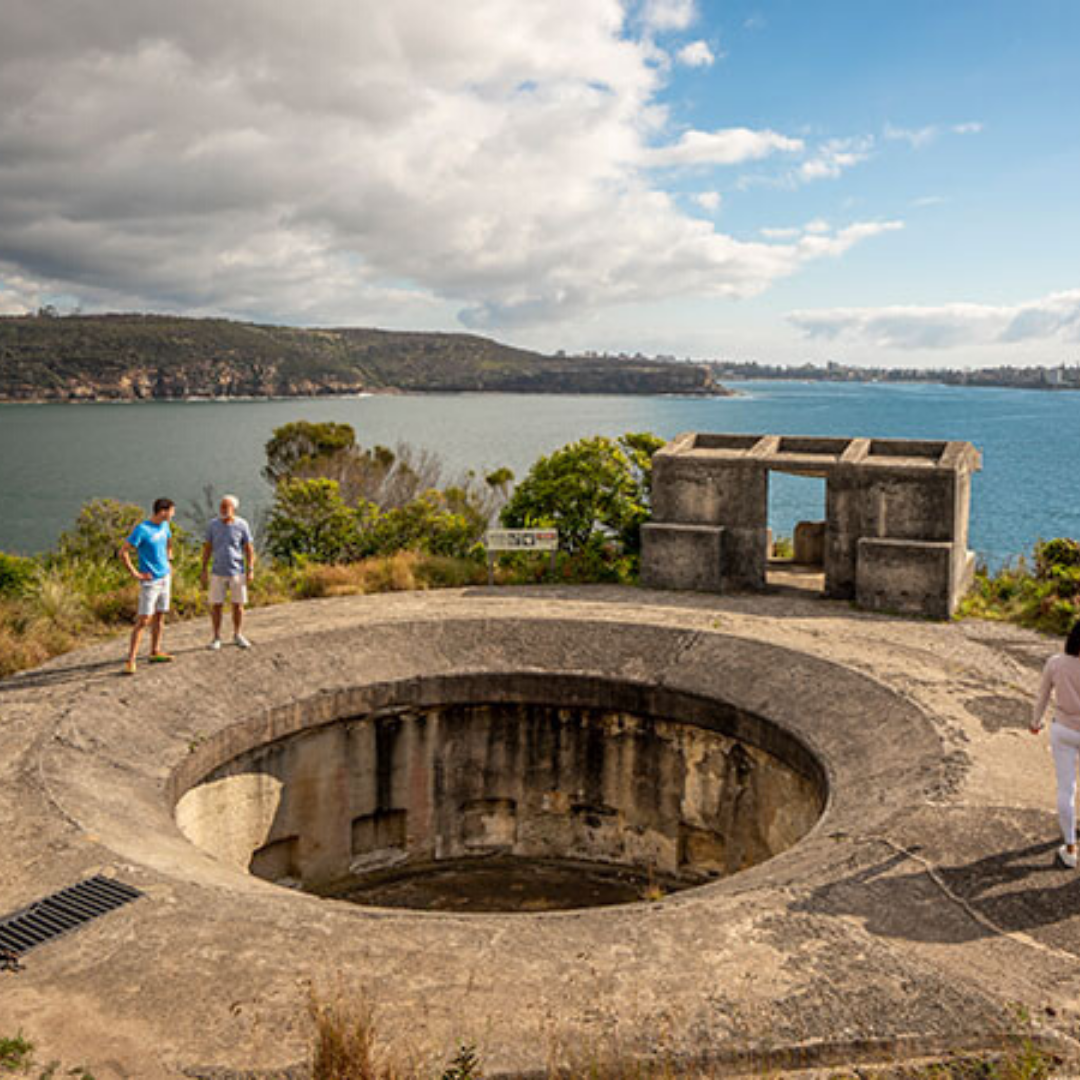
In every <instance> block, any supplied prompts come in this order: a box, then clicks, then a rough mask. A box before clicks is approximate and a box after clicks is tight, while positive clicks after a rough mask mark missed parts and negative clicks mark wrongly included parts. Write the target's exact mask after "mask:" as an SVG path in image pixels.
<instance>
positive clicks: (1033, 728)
mask: <svg viewBox="0 0 1080 1080" xmlns="http://www.w3.org/2000/svg"><path fill="white" fill-rule="evenodd" d="M1028 731H1030V732H1031V734H1032V735H1038V734H1039V732H1040V731H1042V724H1039V726H1038V727H1036V726H1035V725H1034V724H1029V725H1028Z"/></svg>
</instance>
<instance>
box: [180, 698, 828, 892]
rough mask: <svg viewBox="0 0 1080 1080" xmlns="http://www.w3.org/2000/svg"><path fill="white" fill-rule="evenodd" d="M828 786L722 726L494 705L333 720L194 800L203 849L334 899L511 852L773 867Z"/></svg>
mask: <svg viewBox="0 0 1080 1080" xmlns="http://www.w3.org/2000/svg"><path fill="white" fill-rule="evenodd" d="M822 800H823V794H822V792H821V790H820V786H819V784H818V783H817V782H816V781H815V780H813V779H810V778H808V777H807V776H806V775H804V774H803V773H802V772H800V771H799V770H797V769H793V768H791V767H789V766H787V765H785V764H784V763H783V762H781V761H780V760H779V759H778V758H776V757H775V756H773V755H772V754H771V753H769V752H767V751H765V750H763V749H760V748H758V747H755V746H751V745H747V744H745V743H743V742H741V741H739V740H736V739H734V738H731V737H729V736H726V735H722V734H720V733H718V732H715V731H709V730H705V729H703V728H700V727H696V726H693V725H688V724H684V723H678V722H675V721H672V720H667V719H650V718H647V717H641V716H637V715H633V714H631V713H627V712H625V711H617V710H610V711H609V710H602V709H582V710H575V709H567V708H565V707H557V706H553V705H531V704H516V705H515V704H482V705H452V706H443V707H431V708H426V709H420V710H406V711H403V712H400V713H398V714H396V715H394V714H391V715H382V716H380V717H378V718H358V719H354V720H345V721H340V722H338V723H334V724H330V725H327V726H325V727H322V728H318V729H316V730H315V731H312V732H307V733H304V734H300V735H297V736H294V737H291V738H288V739H283V740H281V741H279V742H276V743H273V744H271V745H268V746H264V747H259V748H257V749H255V750H253V751H251V752H249V753H247V754H244V755H242V756H241V757H239V758H237V759H236V760H234V761H232V762H229V763H227V764H225V765H223V766H221V767H220V768H218V769H217V770H216V771H215V772H214V773H213V774H211V776H209V777H208V778H207V779H206V781H204V782H203V783H202V784H200V785H198V786H197V787H195V788H193V789H191V790H190V791H188V792H187V793H186V794H185V795H184V797H183V798H182V799H181V801H180V803H179V804H178V807H177V820H178V822H179V824H180V827H181V829H182V830H183V832H184V833H185V834H186V835H187V836H188V837H189V839H191V840H192V841H193V842H195V843H196V844H198V845H199V846H200V847H203V848H205V849H207V850H209V851H211V852H212V853H214V854H216V855H218V856H219V857H220V858H222V859H225V860H227V861H229V862H231V863H233V864H234V865H237V866H243V867H245V868H250V869H251V871H252V872H254V873H256V874H259V875H260V876H264V877H267V878H269V879H271V880H276V881H281V882H283V883H287V884H288V883H292V884H297V885H300V886H302V887H303V888H306V889H310V890H313V891H316V892H321V893H333V892H336V891H344V890H346V889H347V888H348V887H349V886H354V885H355V884H356V883H357V881H358V880H361V879H364V878H365V876H367V875H372V874H382V875H386V874H392V873H393V872H395V870H405V869H408V870H409V871H410V872H411V871H414V870H416V869H417V868H422V867H423V866H424V865H432V864H437V863H439V862H440V861H443V860H459V859H469V858H474V857H479V856H485V855H494V854H503V855H512V856H515V857H519V858H523V859H549V860H550V859H556V860H557V859H567V860H574V861H585V862H593V863H602V864H612V865H619V866H625V867H631V868H635V869H638V870H642V871H648V872H650V873H652V872H655V873H656V874H657V876H658V878H659V879H660V880H664V881H666V882H667V883H671V884H674V885H676V886H677V885H680V884H681V885H690V884H696V883H698V882H701V881H704V880H707V879H709V878H711V877H716V876H720V875H724V874H729V873H733V872H735V871H737V870H740V869H742V868H744V867H747V866H750V865H753V864H755V863H758V862H761V861H762V860H764V859H767V858H769V857H770V856H771V855H772V854H774V853H776V852H778V851H781V850H783V849H785V848H787V847H789V846H790V845H792V844H793V843H795V841H796V840H798V839H799V838H800V837H801V836H802V835H804V834H805V833H806V832H807V831H808V830H809V828H810V827H811V826H812V824H813V823H814V821H816V820H817V817H818V815H819V813H820V811H821V807H822Z"/></svg>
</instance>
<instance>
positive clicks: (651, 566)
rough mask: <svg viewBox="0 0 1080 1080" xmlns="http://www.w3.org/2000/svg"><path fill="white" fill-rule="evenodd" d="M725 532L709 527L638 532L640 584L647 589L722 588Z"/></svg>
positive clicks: (651, 527)
mask: <svg viewBox="0 0 1080 1080" xmlns="http://www.w3.org/2000/svg"><path fill="white" fill-rule="evenodd" d="M723 542H724V529H721V528H717V527H716V526H711V525H659V524H656V523H651V524H648V525H645V526H643V527H642V530H641V583H642V585H644V586H645V587H646V588H650V589H696V590H698V591H701V592H720V591H721V588H722V584H723V582H722V568H723Z"/></svg>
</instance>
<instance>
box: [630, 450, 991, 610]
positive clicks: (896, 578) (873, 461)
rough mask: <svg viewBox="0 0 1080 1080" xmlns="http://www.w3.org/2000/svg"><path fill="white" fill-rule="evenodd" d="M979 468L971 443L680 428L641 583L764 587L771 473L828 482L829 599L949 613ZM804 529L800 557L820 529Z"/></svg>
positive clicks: (661, 484) (665, 464)
mask: <svg viewBox="0 0 1080 1080" xmlns="http://www.w3.org/2000/svg"><path fill="white" fill-rule="evenodd" d="M980 464H981V459H980V457H979V453H978V451H977V450H976V449H975V448H974V447H973V446H972V445H971V444H970V443H965V442H933V441H916V440H908V439H865V438H859V439H837V438H803V437H795V436H788V435H783V436H781V435H725V434H714V433H696V432H691V433H688V434H684V435H680V436H679V437H678V438H676V439H675V440H674V441H672V442H671V443H669V444H668V445H667V446H665V447H664V448H663V449H662V450H660V451H659V452H658V453H657V454H656V456H655V457H654V459H653V487H652V502H653V520H652V522H651V523H650V524H649V525H646V526H645V528H644V530H643V537H642V581H643V583H644V584H646V585H648V586H651V587H654V588H662V589H696V590H701V591H706V592H724V591H727V590H729V589H762V588H764V586H765V574H766V566H767V563H768V542H767V539H766V536H767V527H768V511H769V507H768V502H769V494H768V492H769V473H770V472H784V473H794V474H797V475H800V476H815V477H821V478H822V479H824V480H825V484H826V497H825V522H824V526H823V536H822V538H821V550H822V563H823V569H824V574H825V594H826V596H830V597H834V598H837V599H854V600H855V601H856V603H858V604H859V606H860V607H864V608H868V609H870V610H879V611H896V612H901V613H905V614H911V615H928V616H931V617H933V618H948V617H949V616H951V615H952V613H953V612H954V611H955V610H956V605H957V603H958V601H959V599H960V597H961V596H962V595H963V594H964V592H965V591H966V590H967V589H968V587H969V586H970V584H971V580H972V576H973V574H974V569H975V560H974V555H973V554H972V553H971V552H970V551H969V550H968V547H967V530H968V513H969V509H970V501H971V474H972V473H973V472H975V471H977V470H978V469H979V468H980ZM807 524H811V523H807ZM802 533H803V535H802V536H801V537H800V530H799V529H796V540H797V545H796V559H797V560H798V558H799V555H800V553H802V554H803V556H804V557H805V556H806V554H807V553H808V552H810V551H812V549H813V547H814V544H813V543H812V542H811V540H810V537H811V535H812V533H813V530H812V529H811V530H802ZM800 539H801V540H802V543H801V544H799V543H798V541H799V540H800Z"/></svg>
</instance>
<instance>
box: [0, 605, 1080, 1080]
mask: <svg viewBox="0 0 1080 1080" xmlns="http://www.w3.org/2000/svg"><path fill="white" fill-rule="evenodd" d="M249 626H250V631H251V637H252V638H253V640H254V641H255V642H256V647H255V648H254V649H253V650H251V652H249V653H243V652H240V651H239V650H236V649H226V650H224V651H222V652H221V653H219V654H213V653H209V652H207V651H206V650H205V649H204V647H203V646H204V644H205V638H206V628H205V627H204V626H202V625H197V626H196V625H184V626H180V627H172V628H170V631H169V638H168V644H169V646H170V648H171V649H172V650H173V651H175V652H176V653H177V661H176V663H174V664H172V665H169V666H168V667H160V668H147V667H144V668H142V669H141V670H140V672H139V674H138V676H137V677H136V678H135V679H125V678H123V677H121V676H120V675H119V668H120V658H121V654H122V651H123V646H122V643H121V642H120V641H116V642H112V643H108V644H105V645H101V646H98V647H95V648H92V649H87V650H84V651H82V652H79V653H76V654H73V655H70V656H67V657H63V658H61V659H59V660H57V661H55V662H53V663H51V664H49V665H47V666H45V667H43V668H41V669H38V670H37V671H34V672H29V673H26V674H24V675H23V676H21V677H18V678H15V679H11V680H8V681H6V682H4V683H0V737H2V738H0V832H2V837H3V849H2V861H0V914H2V913H4V912H9V911H12V910H14V909H17V908H20V907H22V906H24V905H25V904H27V903H29V902H31V901H33V900H34V899H36V898H38V897H40V896H43V895H45V894H47V893H50V892H53V891H55V890H58V889H60V888H63V887H65V886H67V885H70V884H72V883H74V882H75V881H77V880H80V879H82V878H84V877H86V876H87V875H89V874H92V873H95V872H100V873H105V874H110V875H114V876H116V877H118V878H120V879H122V880H124V881H126V882H129V883H130V884H133V885H135V886H136V887H138V888H140V889H142V890H144V891H145V892H146V894H147V896H146V897H145V898H144V899H141V900H138V901H136V902H135V903H133V904H130V905H129V906H127V907H125V908H123V909H121V910H119V911H117V912H114V913H112V914H109V915H107V916H105V917H103V918H100V919H98V920H96V921H95V922H93V923H92V924H90V925H89V926H87V927H86V928H84V929H82V930H80V931H78V932H76V933H73V934H71V935H69V936H67V937H64V938H62V939H60V940H58V941H56V942H54V943H52V944H49V945H46V946H43V947H41V948H39V949H36V950H34V951H32V952H31V953H29V954H28V956H27V957H26V959H25V965H24V967H23V970H21V971H18V972H0V1035H12V1034H14V1033H15V1031H16V1030H19V1029H21V1030H22V1031H23V1032H24V1033H25V1034H26V1035H27V1036H29V1037H30V1038H32V1039H33V1040H34V1041H35V1043H37V1045H38V1047H39V1055H40V1057H41V1058H42V1059H43V1060H48V1059H50V1058H60V1059H62V1060H63V1061H64V1062H65V1063H69V1064H73V1063H76V1062H78V1063H80V1064H84V1065H86V1066H87V1067H89V1068H90V1069H91V1071H92V1072H93V1074H94V1075H95V1077H96V1078H97V1080H106V1078H110V1077H137V1078H140V1080H141V1078H148V1080H154V1078H157V1077H180V1076H186V1077H202V1076H205V1077H216V1078H222V1077H229V1076H265V1077H272V1076H285V1075H300V1073H299V1072H296V1071H292V1072H290V1071H289V1070H295V1069H296V1068H297V1067H298V1066H300V1065H302V1063H303V1062H304V1060H305V1053H306V1046H307V1039H308V1032H307V1023H306V1015H305V1002H306V998H307V993H308V987H309V985H311V984H315V985H317V986H319V987H331V988H344V989H345V990H347V991H349V992H352V991H356V992H358V993H363V994H365V995H366V996H367V997H368V998H369V999H370V1000H372V1001H373V1002H374V1003H375V1005H376V1007H377V1009H378V1013H379V1027H380V1031H381V1032H382V1033H383V1034H384V1035H385V1036H386V1037H387V1038H388V1039H389V1040H391V1041H398V1042H399V1043H400V1044H401V1045H406V1046H409V1047H411V1048H412V1049H413V1051H414V1053H416V1054H417V1055H419V1056H420V1057H421V1058H422V1059H425V1060H428V1061H430V1062H432V1063H435V1062H445V1060H446V1058H447V1057H448V1055H449V1054H450V1053H451V1052H452V1050H453V1048H454V1046H455V1045H456V1044H457V1043H458V1042H459V1041H462V1040H465V1041H472V1042H475V1043H477V1044H478V1046H479V1049H480V1053H481V1057H482V1060H483V1062H484V1067H485V1072H486V1074H487V1075H494V1074H497V1073H499V1072H509V1071H516V1072H529V1071H534V1072H535V1071H537V1070H543V1069H544V1068H545V1066H546V1064H547V1063H548V1062H549V1061H550V1060H551V1058H552V1055H553V1054H557V1053H558V1052H559V1048H565V1047H570V1048H572V1049H573V1050H576V1051H577V1053H578V1055H579V1057H580V1056H581V1055H584V1056H586V1057H590V1056H591V1057H597V1056H602V1055H603V1053H605V1052H607V1051H609V1050H611V1049H617V1050H618V1051H620V1052H621V1053H624V1054H640V1055H648V1056H654V1057H656V1056H659V1057H661V1058H664V1059H667V1060H676V1059H678V1060H688V1061H694V1062H699V1063H702V1064H709V1063H712V1064H715V1065H719V1066H722V1067H724V1068H725V1069H730V1070H733V1071H745V1072H749V1073H754V1074H757V1075H761V1074H762V1073H764V1072H768V1071H772V1072H774V1073H775V1071H777V1070H778V1069H791V1068H796V1067H810V1066H829V1065H848V1066H851V1065H855V1064H860V1063H862V1064H865V1063H875V1062H876V1063H880V1062H888V1061H897V1060H901V1061H902V1060H906V1059H909V1058H921V1057H926V1056H928V1055H929V1056H934V1055H941V1054H947V1053H949V1052H950V1051H960V1050H968V1049H974V1050H980V1051H981V1050H990V1049H994V1048H998V1047H1000V1046H1002V1045H1008V1044H1010V1043H1015V1042H1016V1041H1017V1040H1020V1039H1023V1038H1025V1037H1027V1036H1029V1035H1030V1034H1032V1032H1034V1034H1035V1035H1036V1036H1037V1037H1038V1038H1040V1039H1044V1040H1046V1041H1048V1042H1049V1043H1051V1044H1053V1045H1055V1046H1056V1047H1057V1048H1058V1051H1059V1052H1061V1053H1071V1052H1072V1050H1073V1048H1074V1047H1075V1046H1076V1045H1077V1044H1076V1041H1075V1040H1077V1039H1078V1038H1080V875H1078V874H1077V873H1076V872H1067V871H1064V870H1059V869H1055V868H1054V867H1053V865H1052V857H1053V851H1054V848H1055V847H1056V844H1057V843H1058V840H1057V838H1056V837H1057V831H1056V819H1055V815H1054V813H1053V805H1054V797H1053V778H1052V768H1051V763H1050V760H1049V755H1048V751H1047V743H1046V737H1045V735H1044V736H1042V737H1041V738H1040V739H1035V738H1032V737H1031V736H1030V735H1029V734H1028V733H1027V731H1026V718H1027V713H1028V708H1029V702H1030V700H1031V698H1032V695H1033V693H1034V689H1035V685H1036V683H1037V679H1038V671H1039V669H1040V668H1041V665H1042V662H1043V661H1044V659H1045V658H1046V656H1047V655H1049V653H1050V652H1051V651H1054V650H1056V649H1057V648H1058V647H1059V645H1058V643H1057V642H1055V641H1050V640H1047V639H1042V638H1039V637H1038V636H1036V635H1034V634H1030V633H1027V632H1024V631H1021V630H1018V629H1016V628H1012V627H1007V626H1001V625H997V624H990V623H981V622H965V623H958V624H932V623H926V622H915V621H907V620H902V619H897V618H891V617H887V616H878V615H871V614H866V613H856V612H853V611H852V610H851V609H850V608H849V607H848V605H846V604H843V603H836V602H830V601H826V600H822V599H811V598H807V599H803V598H801V597H799V596H794V595H790V594H785V595H778V596H757V597H739V596H733V597H716V596H696V595H692V594H685V593H679V594H670V593H659V592H648V591H644V590H623V589H615V588H595V589H537V590H510V589H501V590H486V589H478V590H467V591H452V592H451V591H447V592H433V593H427V594H416V593H413V594H399V595H393V596H385V597H370V598H366V597H359V598H344V599H337V600H327V601H315V602H309V603H305V604H298V605H289V606H282V607H278V608H272V609H265V610H261V611H256V612H253V613H252V615H251V617H250V624H249ZM492 672H495V673H513V672H526V673H532V674H534V675H535V674H536V673H541V674H543V673H548V674H550V675H551V676H552V677H556V676H558V675H560V674H565V673H576V674H581V673H584V674H587V675H589V676H593V677H597V678H604V679H612V680H621V681H625V682H631V683H634V684H637V685H641V686H657V687H661V688H666V689H670V690H672V691H677V692H679V693H684V694H694V695H699V696H706V697H708V696H713V697H716V698H717V699H720V700H723V701H725V702H728V703H731V704H734V705H736V706H738V707H739V708H745V709H747V710H749V711H752V712H755V713H757V714H759V715H762V716H765V717H767V718H769V719H771V720H772V721H773V722H775V723H777V724H779V725H781V726H783V727H785V728H786V729H787V730H788V731H790V732H791V733H792V734H794V735H796V736H797V737H798V738H799V739H800V740H802V742H803V743H804V744H805V745H807V746H808V747H809V748H810V749H812V751H813V752H814V753H815V754H816V755H817V757H818V759H819V760H820V761H821V762H822V764H823V766H824V768H825V770H826V772H827V775H828V777H829V781H830V797H829V801H828V805H827V807H826V810H825V812H824V815H823V817H822V818H821V820H820V821H819V823H818V825H817V826H816V827H815V828H814V829H813V830H812V832H811V833H810V834H809V836H807V837H806V838H805V839H804V840H803V841H801V842H800V843H799V844H798V845H796V846H795V847H794V848H792V849H790V850H788V851H786V852H784V853H782V854H781V855H779V856H777V857H775V858H774V859H772V860H770V861H769V862H766V863H763V864H761V865H759V866H757V867H754V868H753V869H751V870H748V871H745V872H744V873H742V874H738V875H735V876H733V877H731V878H727V879H724V880H721V881H718V882H716V883H714V884H710V885H706V886H702V887H701V888H698V889H693V890H689V891H687V892H684V893H680V894H678V895H675V896H672V897H670V898H667V899H664V900H661V901H659V902H655V903H640V904H629V905H624V906H617V907H609V908H599V909H592V910H583V911H575V912H561V913H548V914H505V915H492V914H484V915H460V914H454V915H450V914H432V913H416V912H406V911H397V910H396V911H389V910H377V909H368V908H359V907H355V906H351V905H348V904H345V903H341V902H334V901H322V900H319V899H317V898H315V897H312V896H306V895H302V894H299V893H295V892H290V891H288V890H284V889H282V888H279V887H276V886H274V885H271V884H269V883H267V882H264V881H261V880H258V879H256V878H253V877H250V876H248V875H246V874H243V873H241V872H239V871H237V870H235V869H232V868H231V867H229V866H226V865H224V864H223V863H221V862H218V861H216V860H214V859H212V858H211V857H210V856H208V855H206V854H204V853H203V852H201V851H199V850H197V849H196V848H195V847H193V846H192V845H191V844H190V843H189V842H188V841H187V840H186V839H185V838H184V837H183V836H182V835H181V833H180V832H179V830H178V828H177V827H176V825H175V823H174V821H173V817H172V805H171V798H172V794H173V793H174V792H175V791H176V789H177V785H178V784H179V785H181V786H182V783H183V782H184V778H185V777H187V778H191V777H195V776H197V775H198V774H199V773H200V771H205V770H206V769H207V768H209V767H210V766H211V765H212V764H213V763H214V761H215V755H217V758H216V760H220V755H221V753H222V752H223V750H224V749H225V748H227V747H229V746H232V745H239V744H242V743H245V742H247V743H250V741H251V740H253V739H257V738H258V736H259V733H260V731H262V732H264V733H265V731H267V730H268V727H267V725H268V719H267V718H268V717H270V716H276V717H277V719H276V720H275V721H274V723H275V724H277V725H279V726H280V724H281V723H282V720H281V717H282V716H283V715H284V713H283V709H284V708H285V707H286V706H288V705H289V703H290V702H294V701H303V702H306V703H307V705H308V713H309V715H308V719H305V718H304V716H303V715H302V710H298V711H297V714H296V717H297V718H296V723H297V725H301V726H302V724H304V723H307V722H310V716H312V715H316V714H319V715H322V716H323V717H326V718H328V717H330V716H331V715H332V713H333V712H334V710H335V709H336V708H339V707H345V704H347V702H348V701H349V700H350V695H352V694H354V693H355V692H357V691H358V690H360V689H363V688H365V687H371V686H374V685H376V684H378V685H382V686H389V687H393V686H399V687H403V686H409V685H412V686H415V685H416V684H417V682H418V681H425V680H426V681H428V682H429V683H430V682H431V681H432V680H435V681H437V680H438V679H439V678H443V677H454V678H458V679H460V678H461V677H463V676H468V675H470V674H479V673H492ZM342 703H344V704H342ZM320 709H321V710H322V712H321V714H320V713H319V710H320ZM1021 1012H1022V1013H1023V1016H1021ZM1024 1017H1026V1018H1027V1019H1025V1018H1024Z"/></svg>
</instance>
